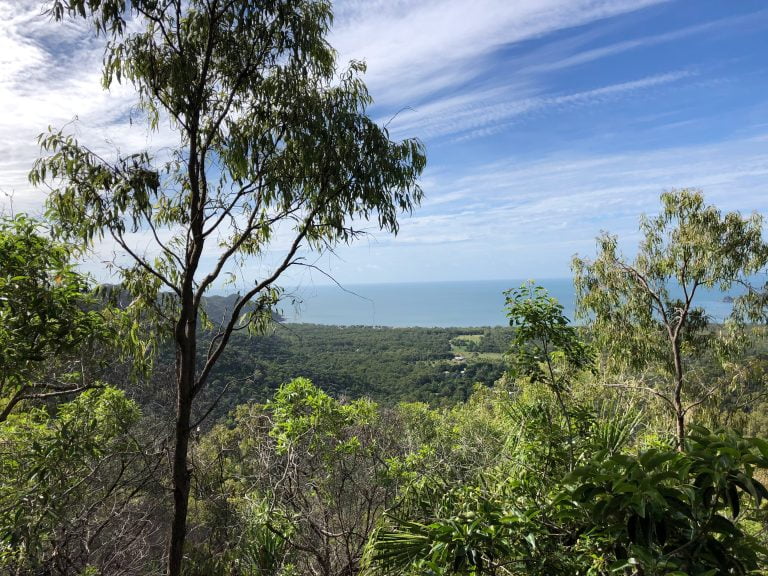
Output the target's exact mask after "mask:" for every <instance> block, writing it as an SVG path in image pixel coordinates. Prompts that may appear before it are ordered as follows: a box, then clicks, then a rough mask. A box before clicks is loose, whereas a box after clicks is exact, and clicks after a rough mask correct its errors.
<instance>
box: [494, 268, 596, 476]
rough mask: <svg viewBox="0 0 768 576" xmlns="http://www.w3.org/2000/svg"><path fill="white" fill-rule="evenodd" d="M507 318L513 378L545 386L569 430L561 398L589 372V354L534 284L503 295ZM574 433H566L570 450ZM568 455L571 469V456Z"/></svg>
mask: <svg viewBox="0 0 768 576" xmlns="http://www.w3.org/2000/svg"><path fill="white" fill-rule="evenodd" d="M505 294H506V297H507V305H506V308H507V317H508V318H509V324H510V326H513V327H514V328H515V332H514V338H513V340H512V345H511V347H510V351H509V355H508V358H509V361H510V368H511V371H512V375H513V376H514V377H516V378H528V379H529V380H530V381H531V382H534V383H539V382H541V383H544V384H545V385H546V386H547V387H548V388H549V389H550V390H551V391H552V392H553V393H554V394H555V397H556V398H557V402H558V404H559V405H560V409H561V411H562V413H563V416H564V417H565V418H566V421H568V428H569V429H570V428H571V423H570V415H569V413H568V409H567V408H566V404H565V400H564V398H563V395H564V394H567V393H568V384H569V380H570V379H572V378H573V377H574V373H577V372H578V371H579V370H585V369H589V368H592V365H593V362H594V358H593V354H592V351H591V350H590V349H589V348H588V347H587V346H586V345H585V344H584V343H583V342H582V341H581V339H580V338H579V335H578V333H577V331H576V328H575V327H573V326H571V325H570V323H569V321H568V318H566V317H565V316H564V315H563V307H562V305H561V304H560V303H559V302H557V300H556V299H554V298H550V297H549V296H548V295H547V291H546V290H545V289H544V288H542V287H541V286H535V285H534V284H533V283H529V284H524V285H523V286H521V287H520V288H517V289H514V290H509V291H507V292H505ZM572 435H573V432H572V431H570V432H569V440H568V445H569V447H571V445H572V443H573V440H572ZM569 450H571V452H570V463H571V464H570V465H571V466H573V462H574V456H573V452H572V448H569Z"/></svg>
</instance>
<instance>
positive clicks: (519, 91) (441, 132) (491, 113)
mask: <svg viewBox="0 0 768 576" xmlns="http://www.w3.org/2000/svg"><path fill="white" fill-rule="evenodd" d="M692 76H695V73H694V72H691V71H688V70H676V71H673V72H668V73H664V74H656V75H652V76H646V77H644V78H639V79H637V80H631V81H629V82H620V83H617V84H611V85H608V86H601V87H599V88H594V89H592V90H584V91H579V92H572V93H567V94H556V95H547V94H539V95H528V94H529V93H531V92H533V91H534V88H533V87H532V86H522V85H521V86H508V87H495V88H493V89H488V90H483V91H474V92H469V93H465V94H461V95H459V96H454V97H451V98H445V99H441V100H437V101H435V102H433V103H430V104H427V105H425V106H423V107H419V108H417V109H416V110H414V111H413V112H406V113H403V114H401V115H399V116H398V118H397V119H396V120H395V121H394V122H393V125H394V129H395V134H397V135H401V136H406V135H409V134H419V135H421V136H422V137H423V138H436V137H444V136H452V137H453V138H456V139H468V138H475V137H480V136H488V135H491V134H494V133H497V132H499V131H502V130H505V129H506V128H507V127H508V124H509V123H510V122H511V121H512V120H514V119H517V118H520V117H526V116H531V115H535V114H539V113H546V112H551V111H563V110H567V109H570V108H574V107H578V106H589V105H594V104H600V103H605V102H607V101H609V100H615V99H618V98H622V97H626V96H628V95H631V94H633V93H635V92H638V91H642V90H648V89H652V88H659V87H661V86H664V85H666V84H672V83H675V82H678V81H680V80H684V79H687V78H690V77H692Z"/></svg>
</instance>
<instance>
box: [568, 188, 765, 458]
mask: <svg viewBox="0 0 768 576" xmlns="http://www.w3.org/2000/svg"><path fill="white" fill-rule="evenodd" d="M661 202H662V210H661V213H660V214H659V215H658V216H656V217H654V218H648V217H643V218H642V219H641V222H640V231H641V233H642V235H643V240H642V242H641V244H640V246H639V249H638V253H637V256H636V257H635V258H634V260H629V259H627V258H625V257H624V256H622V255H621V254H620V253H619V251H618V246H617V238H616V237H615V236H610V235H608V234H604V235H603V236H601V237H600V238H598V255H597V257H596V258H595V259H594V260H585V259H582V258H579V257H576V258H574V260H573V270H574V274H575V280H574V281H575V285H576V294H577V313H578V314H579V316H580V317H581V318H582V319H584V320H586V321H587V322H588V323H589V325H590V327H591V328H592V331H593V334H594V336H595V338H596V341H597V343H598V345H599V347H600V349H601V350H603V351H604V352H605V353H606V355H607V360H608V361H609V362H612V363H613V365H615V366H628V367H630V368H633V369H641V368H652V369H655V370H657V371H658V372H659V373H660V374H661V375H663V377H662V378H661V379H659V380H660V381H658V382H651V383H650V385H649V386H647V387H646V389H647V390H648V391H650V392H651V393H652V394H654V395H655V396H656V397H658V398H660V399H661V400H662V401H663V403H664V405H665V406H667V407H668V408H669V409H670V410H671V412H672V414H673V417H674V421H675V434H676V438H677V444H678V447H679V448H680V449H682V448H683V447H684V442H685V427H686V416H687V415H688V414H689V413H690V411H691V410H693V409H694V408H695V407H696V406H698V405H700V404H701V403H702V402H704V401H705V400H706V399H707V398H708V397H709V396H710V395H711V394H712V393H714V392H715V390H716V386H709V387H707V386H703V387H700V388H699V389H696V387H695V382H694V381H693V376H692V374H691V364H692V362H693V360H695V359H697V358H701V357H702V356H703V354H704V353H705V352H706V351H707V350H713V349H717V348H720V349H721V350H722V349H723V348H724V347H726V348H727V346H729V345H731V344H733V343H734V342H736V336H738V334H739V331H740V328H741V323H740V322H739V321H738V319H737V318H735V317H733V318H731V320H730V321H729V322H727V323H726V325H725V326H719V327H713V326H711V325H710V322H709V318H708V317H707V315H706V312H705V311H704V310H703V309H702V308H700V307H697V306H696V302H697V297H698V296H699V294H700V293H701V291H702V290H704V289H717V290H720V291H726V290H728V289H730V288H731V287H732V286H733V285H734V284H746V283H748V281H749V275H750V274H754V273H755V272H757V271H758V270H760V269H762V268H764V267H765V265H766V263H767V262H768V247H766V244H765V243H764V242H763V238H762V219H761V218H760V216H758V215H757V214H753V215H752V216H751V217H749V218H743V217H742V216H741V215H740V214H738V213H736V212H729V213H727V214H724V215H723V214H721V212H720V211H719V210H718V209H717V208H715V207H714V206H707V205H705V204H704V197H703V195H702V193H701V192H700V191H697V190H689V189H684V190H676V191H672V192H667V193H664V194H662V195H661Z"/></svg>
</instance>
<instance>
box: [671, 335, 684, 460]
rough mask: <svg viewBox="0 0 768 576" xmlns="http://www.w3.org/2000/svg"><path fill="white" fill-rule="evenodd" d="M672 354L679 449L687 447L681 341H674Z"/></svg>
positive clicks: (673, 401) (673, 400)
mask: <svg viewBox="0 0 768 576" xmlns="http://www.w3.org/2000/svg"><path fill="white" fill-rule="evenodd" d="M672 355H673V359H674V363H675V393H674V397H673V399H672V403H673V405H674V409H675V434H676V436H677V449H678V450H679V451H681V452H682V451H683V450H684V449H685V409H684V408H683V360H682V353H681V351H680V343H679V342H678V341H677V340H675V341H673V342H672Z"/></svg>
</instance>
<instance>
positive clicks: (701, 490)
mask: <svg viewBox="0 0 768 576" xmlns="http://www.w3.org/2000/svg"><path fill="white" fill-rule="evenodd" d="M767 465H768V444H766V443H765V441H762V440H757V439H748V438H742V437H739V436H737V435H736V434H734V433H732V432H716V433H713V432H710V431H708V430H706V429H704V428H693V429H692V431H691V434H690V435H689V437H688V439H687V446H686V449H685V450H684V451H682V452H675V451H673V450H671V449H669V448H668V449H666V450H659V449H656V448H651V449H648V450H645V451H642V452H641V453H639V454H638V455H636V456H631V455H624V454H615V455H613V456H611V457H609V458H607V459H603V458H602V457H601V455H600V454H596V455H595V457H594V458H593V459H592V460H591V461H590V462H589V463H588V464H587V465H586V466H584V467H582V468H580V469H578V470H576V471H575V472H574V473H573V474H572V475H571V476H570V477H569V479H568V480H567V482H568V483H569V484H570V486H569V488H568V490H567V491H566V493H565V495H564V496H563V498H567V500H568V501H569V502H571V503H573V504H574V505H575V506H576V509H577V510H578V512H579V513H580V514H583V517H582V518H581V520H580V522H581V523H582V524H583V528H582V542H580V544H579V546H584V548H586V549H588V551H589V554H588V555H589V556H591V557H593V558H594V559H595V560H594V563H593V568H597V566H600V567H601V568H600V569H599V570H600V571H598V572H597V573H601V574H602V573H608V572H622V571H623V572H624V573H631V574H645V575H655V574H676V575H677V574H679V575H684V574H713V575H714V574H748V573H752V571H754V570H757V569H758V568H759V567H761V566H764V563H765V554H766V552H768V550H766V549H765V548H764V547H763V546H762V545H761V544H760V543H759V542H758V541H757V540H756V539H755V538H754V536H752V535H751V534H750V533H749V531H748V530H747V529H745V528H744V527H743V526H741V527H740V526H739V523H738V520H739V519H743V518H744V517H745V516H747V515H748V514H749V513H750V511H751V510H745V508H746V504H752V505H753V506H759V505H760V503H761V502H762V501H763V499H764V498H766V497H767V496H768V491H767V490H766V488H765V486H763V484H762V483H761V482H759V481H758V480H757V479H756V478H754V476H753V471H754V470H755V469H756V468H763V469H764V468H765V467H766V466H767ZM565 508H566V509H567V508H568V505H566V507H565ZM752 510H753V509H752ZM729 516H730V518H729ZM582 551H584V549H582Z"/></svg>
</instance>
